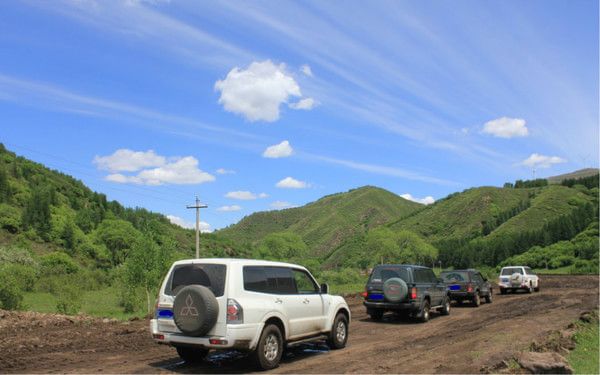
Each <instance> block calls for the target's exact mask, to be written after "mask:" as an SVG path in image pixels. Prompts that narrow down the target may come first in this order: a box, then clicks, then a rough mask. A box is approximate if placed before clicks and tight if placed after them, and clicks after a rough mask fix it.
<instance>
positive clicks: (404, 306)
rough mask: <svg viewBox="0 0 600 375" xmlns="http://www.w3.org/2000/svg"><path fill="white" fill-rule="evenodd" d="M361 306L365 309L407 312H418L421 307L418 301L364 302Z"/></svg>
mask: <svg viewBox="0 0 600 375" xmlns="http://www.w3.org/2000/svg"><path fill="white" fill-rule="evenodd" d="M363 305H365V306H366V307H367V309H383V310H409V311H418V310H419V308H420V307H421V306H420V305H419V302H418V301H410V302H372V301H364V302H363Z"/></svg>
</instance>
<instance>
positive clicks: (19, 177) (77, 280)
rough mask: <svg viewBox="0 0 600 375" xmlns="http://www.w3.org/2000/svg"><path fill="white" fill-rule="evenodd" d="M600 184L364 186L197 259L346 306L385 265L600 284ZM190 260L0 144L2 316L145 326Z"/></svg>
mask: <svg viewBox="0 0 600 375" xmlns="http://www.w3.org/2000/svg"><path fill="white" fill-rule="evenodd" d="M597 181H598V179H597V175H596V176H595V177H594V176H588V177H585V178H584V179H572V180H568V181H567V182H565V183H563V184H562V185H560V184H553V185H549V186H546V185H545V184H543V183H541V182H539V181H534V182H531V183H529V182H527V181H521V182H518V183H516V184H513V185H512V186H507V187H505V188H493V187H483V188H474V189H468V190H466V191H464V192H461V193H455V194H451V195H450V196H448V197H447V198H445V199H442V200H439V201H438V202H436V203H435V204H433V205H430V206H423V205H420V204H417V203H414V202H410V201H407V200H405V199H403V198H401V197H399V196H397V195H395V194H393V193H390V192H388V191H385V190H383V189H380V188H376V187H371V186H368V187H363V188H358V189H353V190H351V191H349V192H346V193H339V194H333V195H330V196H326V197H324V198H322V199H320V200H318V201H316V202H313V203H310V204H308V205H306V206H304V207H299V208H291V209H285V210H280V211H268V212H261V213H255V214H252V215H250V216H248V217H246V218H244V219H243V220H241V221H240V222H239V223H238V224H235V225H232V226H230V227H229V228H226V229H224V230H222V231H219V232H217V233H212V234H203V235H202V239H201V254H202V255H203V256H206V257H254V258H260V259H269V260H281V261H288V262H293V263H299V264H303V265H305V266H306V267H307V268H309V269H310V270H311V272H313V274H314V275H315V276H316V277H317V279H318V280H319V281H320V282H322V283H329V284H330V289H331V290H332V292H334V293H344V294H345V293H356V292H360V291H362V289H363V287H364V283H365V281H366V279H367V277H368V273H369V270H370V269H371V268H372V267H373V266H375V265H376V264H379V263H381V262H386V263H416V264H422V265H427V266H435V268H436V272H437V271H438V270H439V269H440V268H441V267H443V268H459V267H479V268H480V269H481V270H482V272H483V274H484V275H485V276H486V277H488V278H489V279H493V278H495V277H496V276H497V272H498V271H499V267H501V266H502V265H503V264H508V263H515V264H517V263H518V264H526V265H529V266H531V267H533V268H536V269H537V270H539V271H545V272H547V273H553V272H564V273H582V274H590V273H591V274H597V273H598V252H599V249H598V238H599V237H598V209H597V207H598V187H597V186H596V185H594V184H597ZM193 254H194V232H193V231H192V230H188V229H184V228H181V227H179V226H177V225H174V224H172V223H170V222H169V220H168V219H167V218H166V217H165V216H163V215H161V214H156V213H153V212H150V211H147V210H145V209H143V208H126V207H123V206H122V205H121V204H120V203H118V202H116V201H109V200H107V198H106V196H105V195H103V194H100V193H96V192H93V191H92V190H90V189H89V188H87V187H86V186H85V185H84V184H83V183H82V182H80V181H78V180H76V179H74V178H72V177H70V176H68V175H65V174H62V173H60V172H58V171H53V170H50V169H48V168H46V167H44V166H43V165H41V164H38V163H34V162H32V161H30V160H27V159H25V158H22V157H18V156H16V155H15V154H14V153H12V152H10V151H8V150H6V149H5V148H4V147H3V146H2V145H1V144H0V308H1V309H31V310H37V311H45V312H61V313H65V314H76V313H87V314H92V315H99V316H108V317H118V318H127V317H131V316H143V315H146V314H148V313H151V311H152V309H153V305H154V302H155V298H156V295H157V290H158V288H159V286H160V282H161V280H162V278H163V276H164V274H165V273H166V271H167V269H168V267H169V266H170V265H171V263H172V262H173V261H174V260H178V259H185V258H190V257H192V256H193Z"/></svg>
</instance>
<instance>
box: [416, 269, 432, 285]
mask: <svg viewBox="0 0 600 375" xmlns="http://www.w3.org/2000/svg"><path fill="white" fill-rule="evenodd" d="M413 272H414V275H415V283H429V282H430V280H429V275H428V274H427V270H425V269H422V268H415V269H414V271H413Z"/></svg>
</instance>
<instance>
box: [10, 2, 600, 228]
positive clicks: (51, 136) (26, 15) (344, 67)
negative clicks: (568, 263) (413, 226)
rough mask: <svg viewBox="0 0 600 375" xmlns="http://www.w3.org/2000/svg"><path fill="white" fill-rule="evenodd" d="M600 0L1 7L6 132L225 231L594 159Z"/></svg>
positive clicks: (120, 197)
mask: <svg viewBox="0 0 600 375" xmlns="http://www.w3.org/2000/svg"><path fill="white" fill-rule="evenodd" d="M598 12H599V9H598V3H597V2H595V1H586V0H582V1H576V2H573V1H557V0H549V1H530V2H526V3H524V2H519V1H502V2H501V1H494V2H492V1H490V2H485V3H482V2H476V1H467V0H463V1H458V2H452V3H445V2H436V1H423V2H418V3H413V2H397V1H390V2H386V1H381V2H376V3H371V4H369V6H364V3H361V2H355V1H351V2H343V3H342V2H327V3H323V2H317V1H307V2H302V3H295V2H287V1H281V2H276V3H271V2H266V1H249V2H244V3H236V2H229V1H222V2H218V3H208V2H193V1H178V0H172V1H160V0H153V1H142V0H139V1H134V0H129V1H100V2H96V1H92V0H90V1H57V2H38V1H23V2H19V3H17V2H4V3H0V50H1V51H2V56H3V58H2V59H0V114H1V115H2V126H0V142H2V143H4V145H5V146H6V147H7V148H8V149H10V150H11V151H14V152H16V153H17V154H19V155H21V156H25V157H27V158H29V159H32V160H34V161H37V162H40V163H42V164H45V165H47V166H48V167H50V168H53V169H57V170H60V171H61V172H64V173H67V174H70V175H72V176H74V177H75V178H77V179H80V180H82V181H83V182H84V183H85V184H86V185H87V186H89V187H90V188H92V189H93V190H95V191H98V192H101V193H104V194H106V195H107V197H108V198H109V199H111V200H113V199H114V200H117V201H119V202H121V203H122V204H124V205H126V206H129V207H136V206H138V207H144V208H147V209H149V210H152V211H155V212H160V213H162V214H164V215H167V216H168V217H169V218H170V219H171V221H173V222H175V223H177V224H180V225H183V226H186V227H191V226H193V221H194V218H195V215H194V212H193V210H187V209H186V207H185V206H186V205H188V204H192V203H193V201H194V197H195V196H196V195H199V196H200V199H201V201H202V202H204V203H207V204H208V205H209V207H208V208H207V209H204V210H202V212H201V218H202V221H203V222H204V223H203V228H204V229H205V230H207V231H209V230H215V229H220V228H223V227H225V226H228V225H230V224H233V223H235V222H237V221H239V220H240V219H241V218H242V217H244V216H247V215H249V214H251V213H253V212H256V211H264V210H270V209H282V208H287V207H294V206H301V205H304V204H306V203H308V202H312V201H315V200H317V199H319V198H320V197H322V196H324V195H327V194H332V193H337V192H343V191H347V190H350V189H353V188H356V187H360V186H364V185H374V186H379V187H382V188H384V189H387V190H389V191H392V192H394V193H396V194H398V195H401V196H404V197H406V198H407V199H411V200H414V201H417V202H420V203H424V204H431V203H433V202H435V201H436V200H438V199H441V198H443V197H445V196H447V195H448V194H450V193H453V192H456V191H462V190H464V189H466V188H469V187H474V186H484V185H492V186H501V185H502V184H503V183H504V182H512V181H515V180H517V179H531V178H533V177H534V176H535V177H546V176H551V175H558V174H562V173H568V172H571V171H574V170H577V169H581V168H586V167H593V168H597V167H598V153H599V142H600V140H599V137H600V135H599V125H598V123H599V114H598V102H599V94H598V91H599V74H598V64H599V61H598V50H599V46H598V45H599V38H598V26H599V25H598Z"/></svg>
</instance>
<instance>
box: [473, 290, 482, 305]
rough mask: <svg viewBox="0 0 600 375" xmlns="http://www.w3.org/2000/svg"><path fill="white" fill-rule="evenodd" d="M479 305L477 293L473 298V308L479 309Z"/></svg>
mask: <svg viewBox="0 0 600 375" xmlns="http://www.w3.org/2000/svg"><path fill="white" fill-rule="evenodd" d="M479 305H481V297H479V292H475V296H474V297H473V306H475V307H479Z"/></svg>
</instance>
